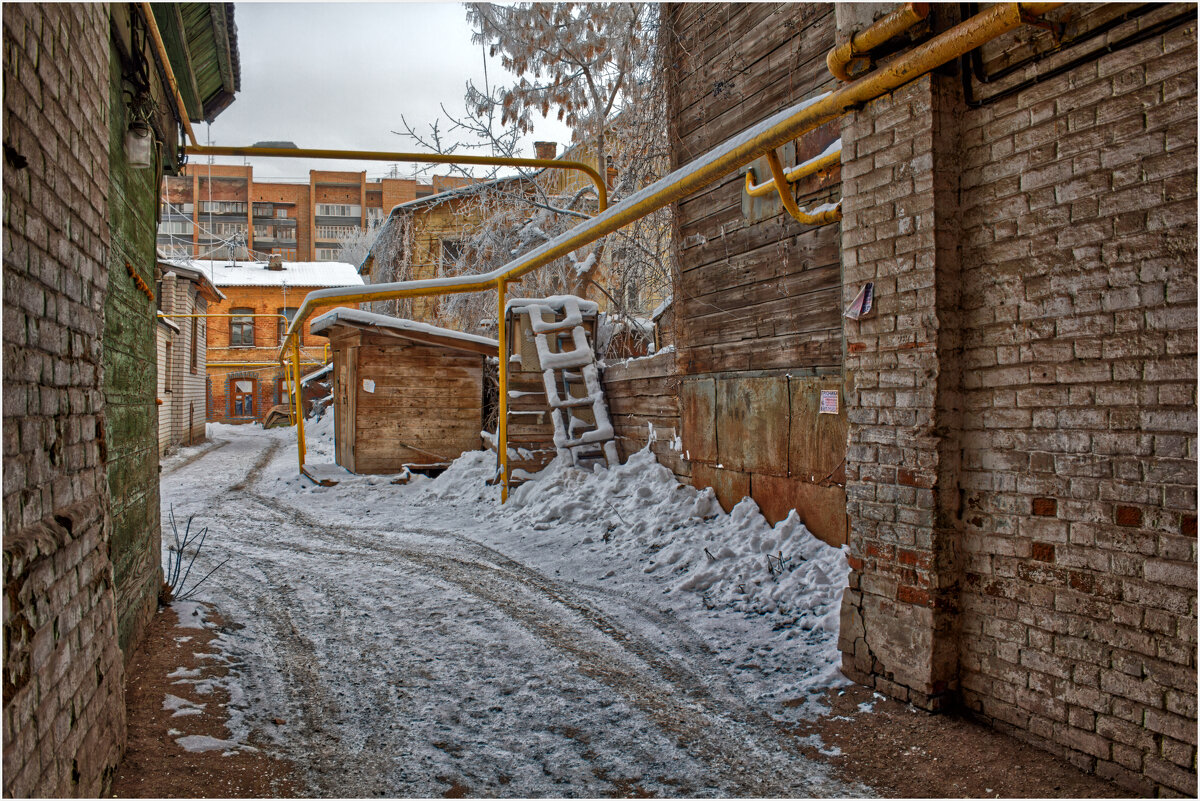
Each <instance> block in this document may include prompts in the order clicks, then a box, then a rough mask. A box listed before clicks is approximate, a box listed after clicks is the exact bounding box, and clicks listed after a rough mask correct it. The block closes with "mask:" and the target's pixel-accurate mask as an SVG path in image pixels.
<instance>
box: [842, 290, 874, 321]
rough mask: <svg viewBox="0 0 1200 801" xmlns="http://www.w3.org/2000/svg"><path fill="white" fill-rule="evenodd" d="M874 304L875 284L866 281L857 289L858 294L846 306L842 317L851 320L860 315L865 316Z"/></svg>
mask: <svg viewBox="0 0 1200 801" xmlns="http://www.w3.org/2000/svg"><path fill="white" fill-rule="evenodd" d="M873 305H875V284H874V283H872V282H871V281H868V282H867V283H866V284H864V285H863V288H862V289H860V290H859V291H858V295H857V296H856V297H855V298H854V300H853V301H852V302H851V303H850V305H849V306H847V307H846V311H845V312H844V313H843V316H844V317H848V318H850V319H851V320H857V319H859V318H860V317H866V316H867V315H868V314H870V313H871V307H872V306H873Z"/></svg>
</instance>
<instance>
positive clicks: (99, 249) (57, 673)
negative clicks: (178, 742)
mask: <svg viewBox="0 0 1200 801" xmlns="http://www.w3.org/2000/svg"><path fill="white" fill-rule="evenodd" d="M109 52H110V51H109V14H108V8H107V6H104V5H78V4H77V5H53V4H43V5H17V4H10V5H6V6H5V7H4V77H5V81H4V144H5V165H4V411H3V414H4V491H3V493H4V590H5V592H4V648H5V653H4V793H5V795H11V796H26V797H28V796H78V795H91V796H95V795H99V794H100V793H102V792H103V791H104V789H105V785H106V782H107V778H108V776H109V775H110V773H111V771H112V769H113V768H114V767H115V764H116V761H117V759H118V758H119V756H120V752H121V750H122V749H123V747H124V740H125V728H124V696H123V687H122V684H123V663H122V659H121V652H120V650H119V649H118V647H117V632H116V615H115V607H114V592H113V571H112V564H111V562H110V560H109V551H108V536H109V521H110V516H109V503H108V500H107V487H106V482H105V474H104V467H103V464H104V460H105V438H104V437H105V434H104V416H103V408H104V403H103V397H102V392H101V373H102V367H101V360H102V356H101V347H100V336H101V332H102V330H103V327H104V314H103V309H104V301H105V294H106V288H107V284H108V279H109V276H108V270H107V269H106V258H107V253H108V247H109V228H108V223H107V217H108V211H109V210H108V190H109V162H108V136H109V131H108V123H109V110H110V100H109Z"/></svg>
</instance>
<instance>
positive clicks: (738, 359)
mask: <svg viewBox="0 0 1200 801" xmlns="http://www.w3.org/2000/svg"><path fill="white" fill-rule="evenodd" d="M679 355H680V359H681V363H682V365H683V368H684V372H685V373H686V374H687V375H703V374H706V373H722V372H736V371H745V370H771V369H775V368H817V367H833V368H836V367H839V366H840V365H841V363H842V348H841V336H840V332H833V331H830V332H825V333H823V334H821V335H818V334H815V333H812V334H792V335H789V336H782V337H771V338H763V339H757V340H743V341H740V342H731V343H721V344H716V345H706V346H702V347H698V348H690V349H687V350H681V351H680V354H679Z"/></svg>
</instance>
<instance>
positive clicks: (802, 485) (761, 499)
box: [750, 473, 850, 547]
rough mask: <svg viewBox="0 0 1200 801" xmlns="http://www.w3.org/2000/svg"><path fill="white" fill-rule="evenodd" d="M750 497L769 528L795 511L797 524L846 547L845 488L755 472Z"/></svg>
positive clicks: (847, 523) (847, 532)
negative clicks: (798, 521) (802, 524)
mask: <svg viewBox="0 0 1200 801" xmlns="http://www.w3.org/2000/svg"><path fill="white" fill-rule="evenodd" d="M750 495H751V497H753V498H754V501H755V503H757V504H758V508H759V509H761V510H762V513H763V517H765V518H767V522H769V523H771V525H774V524H776V523H778V522H779V521H780V520H783V519H784V518H785V517H787V516H788V512H790V511H791V510H792V509H795V510H796V514H797V516H799V518H800V521H801V522H802V523H804V525H805V526H806V527H807V528H808V530H809V531H811V532H812V533H813V534H815V535H816V536H817V538H818V539H820V540H822V541H824V542H827V543H829V544H830V545H833V546H835V547H840V546H842V545H845V544H846V541H847V538H848V534H849V522H850V518H849V517H848V516H847V515H846V490H845V489H844V488H842V487H839V486H827V487H822V486H818V485H816V484H811V483H809V482H807V481H802V480H798V479H794V478H780V477H778V476H764V475H760V474H758V473H755V474H754V475H753V476H751V480H750Z"/></svg>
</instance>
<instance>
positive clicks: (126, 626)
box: [104, 15, 162, 659]
mask: <svg viewBox="0 0 1200 801" xmlns="http://www.w3.org/2000/svg"><path fill="white" fill-rule="evenodd" d="M114 22H115V23H116V22H117V19H116V15H114ZM118 24H119V23H118ZM110 63H111V67H110V69H111V76H110V77H111V83H110V86H111V101H112V111H111V114H110V117H109V169H110V186H109V201H108V202H109V222H110V225H111V230H112V240H111V247H110V249H109V255H108V296H107V299H106V301H105V305H104V404H105V407H106V412H105V415H106V417H105V443H106V445H107V449H108V464H107V468H108V488H109V497H110V498H111V502H112V534H111V538H110V543H111V545H110V548H111V557H112V563H113V574H114V578H115V581H116V595H117V598H116V601H117V604H116V605H117V628H118V635H119V642H120V645H121V650H122V651H124V652H125V657H126V659H128V658H129V655H130V648H131V646H132V645H135V644H136V643H137V642H138V640H139V639H140V638H141V633H142V630H143V628H144V627H145V625H146V623H147V622H148V620H149V618H150V616H151V615H153V613H154V610H155V606H156V604H157V601H158V590H159V587H160V585H161V584H162V538H161V530H160V520H159V495H158V409H157V405H156V404H155V391H156V386H157V383H156V381H157V376H156V372H157V365H156V361H155V356H156V352H155V311H156V310H155V305H154V301H153V300H152V299H151V298H149V297H147V296H146V294H145V293H144V292H142V291H141V290H140V289H139V288H138V287H137V285H136V283H135V282H134V280H133V277H132V276H131V275H130V274H129V270H128V268H127V267H126V264H129V265H132V266H133V268H134V270H136V271H137V273H138V274H139V275H140V276H141V277H142V280H143V281H145V282H146V284H147V285H149V286H151V287H153V286H154V266H155V247H154V236H155V226H156V218H157V206H158V174H157V170H156V169H154V168H145V169H133V168H130V167H129V165H128V163H127V161H126V158H125V131H126V129H127V128H128V125H129V117H128V108H127V105H126V104H127V99H126V97H125V96H123V93H122V87H123V86H126V87H128V84H126V83H124V82H123V78H122V75H121V64H122V59H121V57H120V55H119V53H118V51H117V49H116V48H115V47H114V48H113V50H112V58H111V59H110Z"/></svg>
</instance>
